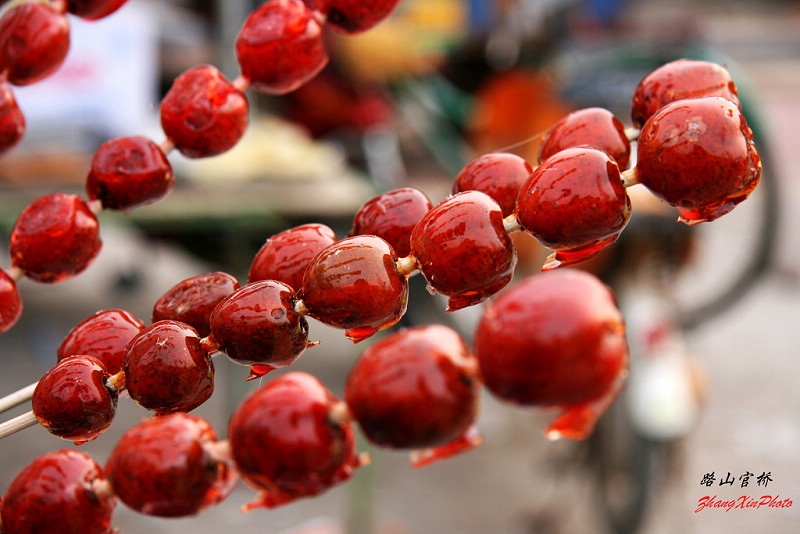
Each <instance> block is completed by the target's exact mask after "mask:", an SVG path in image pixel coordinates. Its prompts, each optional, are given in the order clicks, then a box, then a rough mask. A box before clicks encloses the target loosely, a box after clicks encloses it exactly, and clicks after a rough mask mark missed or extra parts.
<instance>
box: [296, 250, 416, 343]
mask: <svg viewBox="0 0 800 534" xmlns="http://www.w3.org/2000/svg"><path fill="white" fill-rule="evenodd" d="M397 260H398V258H397V255H396V254H395V252H394V250H393V249H392V246H391V245H389V243H387V242H386V241H384V240H383V239H381V238H380V237H377V236H373V235H363V236H354V237H348V238H346V239H343V240H341V241H338V242H336V243H334V244H333V245H331V246H329V247H328V248H326V249H325V250H323V251H322V252H320V253H319V254H318V255H317V256H316V257H315V258H314V260H313V261H312V262H311V264H310V265H309V266H308V269H307V270H306V274H305V277H304V279H303V285H302V287H301V288H300V291H299V293H298V297H299V298H300V299H302V301H303V305H304V306H305V308H306V312H307V314H308V315H309V316H311V317H314V318H315V319H317V320H319V321H322V322H323V323H325V324H327V325H329V326H333V327H335V328H342V329H344V330H345V335H346V336H347V337H348V338H350V339H352V340H353V341H356V342H358V341H361V340H363V339H366V338H368V337H370V336H371V335H373V334H374V333H375V332H377V331H379V330H383V329H384V328H389V327H390V326H392V325H394V324H395V323H397V321H399V320H400V318H401V317H402V316H403V314H404V313H405V312H406V306H407V305H408V276H407V275H405V274H403V273H401V272H400V271H399V270H398V267H397Z"/></svg>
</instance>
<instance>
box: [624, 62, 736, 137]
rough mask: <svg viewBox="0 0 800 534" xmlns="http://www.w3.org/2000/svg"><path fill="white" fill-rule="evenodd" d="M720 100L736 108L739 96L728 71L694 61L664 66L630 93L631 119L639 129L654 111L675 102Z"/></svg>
mask: <svg viewBox="0 0 800 534" xmlns="http://www.w3.org/2000/svg"><path fill="white" fill-rule="evenodd" d="M705 96H720V97H723V98H726V99H728V100H730V101H731V102H733V103H734V104H735V105H737V106H738V105H739V92H738V91H737V89H736V84H735V83H734V82H733V79H732V78H731V75H730V73H728V70H727V69H725V68H724V67H722V66H721V65H717V64H716V63H712V62H710V61H703V60H697V59H678V60H675V61H671V62H669V63H666V64H664V65H662V66H660V67H659V68H657V69H656V70H654V71H653V72H651V73H650V74H648V75H647V76H645V77H644V78H643V79H642V81H640V82H639V84H638V85H637V86H636V89H634V91H633V97H632V105H631V118H632V119H633V125H634V126H636V127H637V128H641V127H642V125H644V123H645V122H647V119H649V118H650V117H651V116H652V115H653V114H654V113H655V112H656V111H658V110H659V109H661V108H662V107H664V106H666V105H667V104H669V103H671V102H675V101H676V100H685V99H687V98H700V97H705Z"/></svg>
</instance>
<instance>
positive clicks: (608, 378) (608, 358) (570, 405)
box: [474, 269, 628, 439]
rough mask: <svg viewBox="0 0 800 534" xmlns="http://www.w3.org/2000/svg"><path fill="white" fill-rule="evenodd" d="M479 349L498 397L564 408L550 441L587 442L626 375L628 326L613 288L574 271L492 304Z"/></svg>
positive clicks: (537, 280)
mask: <svg viewBox="0 0 800 534" xmlns="http://www.w3.org/2000/svg"><path fill="white" fill-rule="evenodd" d="M498 340H502V342H498ZM474 350H475V356H476V357H477V360H478V365H479V373H480V377H481V379H482V381H483V384H484V385H485V386H486V388H487V389H488V390H489V391H490V392H491V393H492V394H494V395H495V396H496V397H497V398H499V399H501V400H503V401H505V402H508V403H512V404H516V405H521V406H536V407H546V408H560V409H561V410H563V413H562V414H561V415H560V416H558V418H556V419H555V420H554V421H553V422H552V423H551V424H550V425H549V426H548V427H547V430H546V435H547V436H548V437H549V438H551V439H557V438H570V439H583V438H585V437H586V436H588V435H589V433H591V431H592V429H593V428H594V425H595V423H596V422H597V419H598V418H599V417H600V416H601V415H602V414H603V412H604V411H605V410H606V408H607V407H608V406H610V405H611V403H612V402H613V401H614V400H615V399H616V396H617V394H618V392H619V391H620V389H621V388H622V385H623V383H624V379H625V377H626V375H627V366H628V344H627V339H626V337H625V323H624V321H623V318H622V313H621V312H620V311H619V308H618V307H617V304H616V301H615V299H614V296H613V294H612V292H611V290H610V289H609V288H608V287H607V286H606V285H605V284H603V283H602V282H601V281H600V280H599V279H598V278H596V277H595V276H594V275H591V274H589V273H586V272H583V271H577V270H571V269H561V270H557V271H550V272H545V273H539V274H537V275H533V276H531V277H529V278H527V279H525V280H523V281H522V282H520V283H519V284H517V285H515V286H513V287H511V288H509V289H508V290H507V291H505V292H504V293H502V294H500V295H498V296H497V297H496V298H495V299H493V300H492V301H490V302H489V303H488V304H487V305H486V306H485V308H484V311H483V315H482V316H481V318H480V321H479V322H478V326H477V328H476V330H475V340H474Z"/></svg>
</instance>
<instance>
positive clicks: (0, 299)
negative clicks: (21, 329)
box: [0, 269, 22, 334]
mask: <svg viewBox="0 0 800 534" xmlns="http://www.w3.org/2000/svg"><path fill="white" fill-rule="evenodd" d="M21 315H22V299H21V298H20V296H19V289H17V283H16V282H15V281H14V279H13V278H11V277H10V276H8V273H6V272H5V271H4V270H2V269H0V334H2V333H3V332H6V331H7V330H9V329H10V328H11V327H12V326H14V325H15V324H16V323H17V321H18V320H19V318H20V316H21Z"/></svg>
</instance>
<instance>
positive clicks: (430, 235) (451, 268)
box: [411, 191, 517, 311]
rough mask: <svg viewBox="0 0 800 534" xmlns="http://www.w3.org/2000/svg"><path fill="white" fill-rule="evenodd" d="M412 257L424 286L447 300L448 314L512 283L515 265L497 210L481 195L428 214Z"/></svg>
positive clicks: (460, 197) (462, 196) (414, 238)
mask: <svg viewBox="0 0 800 534" xmlns="http://www.w3.org/2000/svg"><path fill="white" fill-rule="evenodd" d="M411 254H412V255H413V256H414V258H416V261H417V265H418V266H419V269H420V271H421V272H422V274H423V276H425V280H427V282H428V286H429V287H430V288H431V289H432V290H435V291H436V292H438V293H441V294H443V295H447V296H448V297H449V299H448V304H447V311H454V310H458V309H461V308H464V307H466V306H472V305H473V304H478V303H479V302H482V301H484V300H486V299H487V298H488V297H489V296H491V295H493V294H494V293H496V292H497V291H499V290H500V289H502V288H503V287H505V285H506V284H508V282H510V281H511V278H512V276H513V274H514V267H515V266H516V264H517V251H516V249H515V248H514V245H513V243H512V242H511V238H510V237H509V235H508V233H507V232H506V230H505V228H504V227H503V212H502V210H501V209H500V206H499V205H498V204H497V202H495V201H494V200H492V199H491V198H490V197H489V196H488V195H486V194H485V193H481V192H480V191H466V192H464V193H459V194H457V195H453V196H452V197H450V198H448V199H447V200H445V201H444V202H442V203H441V204H439V205H438V206H436V207H435V208H433V209H432V210H431V211H429V212H428V213H427V214H426V215H425V216H424V217H423V218H422V220H421V221H420V222H419V224H417V226H416V227H415V228H414V232H413V233H412V235H411Z"/></svg>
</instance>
